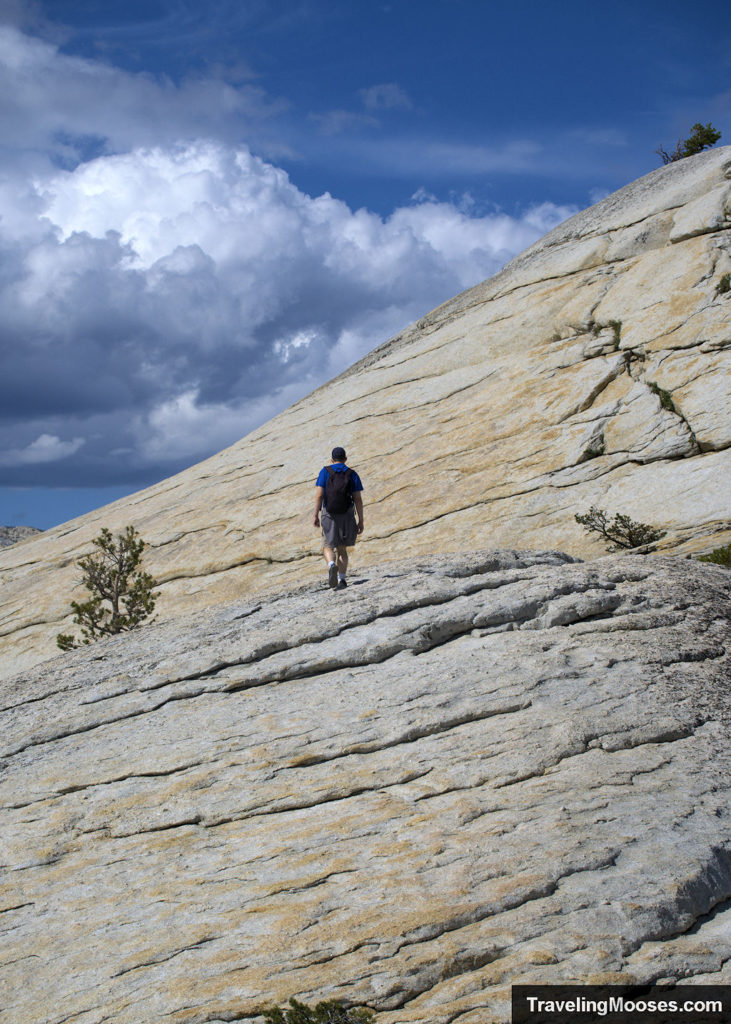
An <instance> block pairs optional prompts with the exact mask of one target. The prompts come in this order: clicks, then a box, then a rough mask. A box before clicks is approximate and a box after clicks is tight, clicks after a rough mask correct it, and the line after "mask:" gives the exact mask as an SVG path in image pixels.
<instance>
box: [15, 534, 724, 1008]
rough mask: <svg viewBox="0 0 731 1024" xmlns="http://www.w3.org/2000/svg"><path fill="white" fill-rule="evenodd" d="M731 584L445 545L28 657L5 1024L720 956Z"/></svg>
mask: <svg viewBox="0 0 731 1024" xmlns="http://www.w3.org/2000/svg"><path fill="white" fill-rule="evenodd" d="M730 597H731V576H729V574H728V572H727V570H725V569H722V568H720V567H717V566H712V565H702V564H699V563H697V562H693V561H688V560H685V559H679V558H664V557H659V556H658V557H641V556H626V557H617V556H613V557H608V558H603V559H599V560H596V561H594V562H591V563H580V562H576V561H574V560H572V559H571V558H570V557H568V556H565V555H559V554H555V553H548V554H545V553H544V554H541V553H539V552H528V551H523V552H482V553H478V554H473V555H469V556H440V557H434V558H431V559H428V560H421V561H419V562H417V563H416V564H412V563H411V562H409V563H403V564H400V565H399V564H395V565H392V566H391V567H389V568H388V569H387V570H384V569H370V570H362V571H361V572H360V573H359V575H358V576H357V577H355V578H354V579H353V580H352V585H351V586H350V587H349V588H348V590H347V591H344V592H342V593H336V592H332V591H329V590H327V589H325V588H323V589H314V588H311V587H304V588H300V589H299V590H296V591H290V592H285V593H282V594H279V595H278V596H276V597H274V598H269V599H261V600H257V601H252V600H247V601H240V602H238V603H235V604H231V605H228V606H221V607H219V608H217V609H211V610H209V611H207V612H205V613H202V614H199V615H195V616H191V617H189V618H187V619H183V620H174V621H170V622H167V623H160V624H158V625H153V626H148V627H145V628H142V629H140V630H138V631H136V632H135V633H131V634H129V635H127V636H125V637H122V638H118V639H112V640H109V641H105V642H102V643H100V644H97V645H95V646H94V647H92V648H86V649H83V650H80V651H77V652H74V653H72V654H70V655H67V656H65V657H62V658H59V659H57V660H56V661H54V662H50V663H49V664H48V665H46V666H44V667H40V668H38V669H36V670H35V671H33V672H31V673H29V674H26V675H24V676H20V677H17V678H15V679H14V680H12V681H11V682H10V683H8V684H7V685H5V686H4V687H3V689H2V693H1V694H0V708H1V710H0V742H1V744H2V750H1V753H0V757H1V759H2V760H1V761H0V770H1V771H2V788H1V792H2V808H1V810H0V863H1V864H2V868H3V872H2V879H1V882H0V932H2V942H1V943H0V1007H1V1008H2V1011H1V1014H0V1016H1V1019H2V1021H3V1024H61V1022H62V1021H66V1020H74V1021H78V1022H79V1024H101V1022H102V1021H109V1020H113V1021H114V1022H115V1024H150V1022H151V1021H171V1022H176V1024H203V1022H207V1024H212V1022H218V1021H221V1022H222V1021H229V1020H249V1019H252V1018H254V1017H255V1015H256V1010H257V1007H258V1006H261V1004H262V1003H268V1002H269V1001H271V1000H278V1001H283V1000H285V999H286V998H287V997H289V996H290V995H292V994H296V995H298V996H300V997H301V998H304V999H305V1000H306V1001H308V1002H310V1001H314V1000H315V999H319V998H331V997H337V998H343V999H345V1000H347V1001H350V1002H362V1003H367V1004H370V1005H372V1006H373V1007H375V1008H376V1009H377V1010H378V1011H379V1016H378V1020H379V1024H415V1022H419V1024H447V1022H452V1021H457V1022H459V1024H485V1022H486V1021H491V1020H502V1021H505V1020H508V1019H509V986H510V984H511V983H513V982H516V981H526V982H527V981H550V982H556V981H559V980H566V981H569V980H571V981H591V980H594V981H623V982H626V983H631V982H646V981H653V980H657V979H659V978H668V977H674V978H686V976H690V977H691V978H694V979H695V980H701V979H702V980H705V981H708V980H724V981H731V977H729V973H728V963H729V962H731V931H730V930H729V913H730V912H729V903H728V900H729V898H730V897H731V812H730V809H729V808H730V806H731V805H730V804H729V746H728V724H729V709H730V705H729V683H730V682H731V673H730V672H729V667H730V666H729V662H730V660H731V655H730V653H729V634H728V616H729V610H730V603H731V602H730V600H729V598H730ZM724 965H725V966H724Z"/></svg>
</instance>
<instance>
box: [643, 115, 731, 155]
mask: <svg viewBox="0 0 731 1024" xmlns="http://www.w3.org/2000/svg"><path fill="white" fill-rule="evenodd" d="M690 131H691V134H690V135H689V136H688V138H687V139H679V140H678V144H677V146H676V147H675V150H674V151H673V152H672V153H668V152H666V150H664V149H663V148H662V146H659V147H658V148H657V149H656V150H655V152H656V153H657V154H658V156H659V157H660V158H661V159H662V162H663V163H664V164H672V163H675V161H676V160H683V159H685V157H687V156H695V154H696V153H702V152H703V150H704V149H710V148H711V146H715V144H716V143H717V142H718V140H719V139H720V138H721V133H720V132H718V131H716V129H715V128H714V127H713V125H712V124H711V123H710V121H709V122H708V124H700V123H698V124H694V125H693V127H692V128H691V130H690Z"/></svg>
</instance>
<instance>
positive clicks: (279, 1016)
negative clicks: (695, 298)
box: [263, 999, 376, 1024]
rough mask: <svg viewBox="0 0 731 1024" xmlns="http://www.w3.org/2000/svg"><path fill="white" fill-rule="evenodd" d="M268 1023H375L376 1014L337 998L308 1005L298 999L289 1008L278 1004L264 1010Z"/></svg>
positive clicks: (292, 1000)
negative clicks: (351, 1005) (348, 1004)
mask: <svg viewBox="0 0 731 1024" xmlns="http://www.w3.org/2000/svg"><path fill="white" fill-rule="evenodd" d="M263 1013H264V1020H265V1021H266V1024H375V1020H376V1018H375V1015H374V1014H373V1011H372V1010H368V1009H366V1008H365V1007H355V1008H348V1009H346V1007H344V1006H343V1004H342V1003H339V1002H338V1001H337V1000H336V999H330V1000H328V1001H327V1002H324V1003H318V1004H317V1005H316V1006H314V1007H312V1006H307V1005H306V1004H305V1003H300V1002H299V1000H297V999H290V1000H289V1008H285V1009H284V1010H282V1009H280V1008H279V1007H278V1006H275V1007H273V1009H270V1010H264V1011H263Z"/></svg>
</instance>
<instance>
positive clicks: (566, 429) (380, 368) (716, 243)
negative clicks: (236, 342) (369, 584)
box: [0, 147, 731, 671]
mask: <svg viewBox="0 0 731 1024" xmlns="http://www.w3.org/2000/svg"><path fill="white" fill-rule="evenodd" d="M730 218H731V148H729V147H726V148H722V149H717V150H712V151H710V152H707V153H704V154H699V155H698V156H696V157H693V158H689V159H686V160H682V161H679V162H678V163H674V164H671V165H669V166H668V167H663V168H660V169H658V170H656V171H654V172H653V173H651V174H649V175H647V176H646V177H644V178H642V179H640V180H639V181H636V182H634V183H632V184H630V185H628V186H626V187H625V188H623V189H621V190H620V191H619V192H617V193H615V194H614V195H612V196H609V197H607V198H606V199H604V200H602V201H601V202H600V203H598V204H597V205H596V206H593V207H591V208H590V209H589V210H586V211H584V212H582V213H580V214H577V215H576V216H575V217H572V218H571V219H570V220H568V221H566V222H565V223H564V224H562V225H559V226H558V227H557V228H555V229H554V230H553V231H552V232H550V233H549V234H548V235H546V236H545V238H543V239H542V240H540V241H539V242H537V243H536V244H535V245H534V246H532V247H531V248H530V249H528V250H527V251H526V252H525V253H523V254H522V255H521V256H519V257H517V258H516V259H515V260H513V261H512V263H510V264H509V265H508V266H507V267H506V268H505V269H504V270H503V271H501V272H500V273H499V274H497V275H496V276H495V277H493V278H491V279H490V280H488V281H486V282H484V283H483V284H481V285H478V286H477V287H475V288H473V289H471V290H470V291H467V292H465V293H464V294H462V295H460V296H457V297H456V298H455V299H453V300H452V301H450V302H448V303H446V304H445V305H443V306H440V307H439V308H437V309H435V310H434V311H433V312H431V313H429V314H428V315H427V316H425V317H424V318H423V319H422V320H420V321H419V322H418V323H416V324H414V325H412V326H411V327H410V328H408V329H406V330H405V331H404V332H403V333H402V334H400V335H399V336H398V337H396V338H393V339H391V340H390V341H388V342H387V343H386V344H384V345H383V346H381V347H380V348H378V349H376V350H375V351H374V352H372V353H371V354H370V355H369V356H367V357H366V358H365V359H363V360H361V361H360V362H359V363H357V364H356V365H355V366H353V367H351V369H350V370H348V371H347V372H346V373H344V374H343V375H341V376H340V377H338V378H336V379H335V380H333V381H331V382H330V383H328V384H326V385H325V386H323V387H322V388H320V389H319V390H317V391H315V392H314V393H313V394H311V395H310V396H309V397H307V398H305V399H303V400H302V401H300V402H299V403H297V404H296V405H294V406H292V407H291V408H290V409H288V410H287V411H286V412H284V413H282V414H281V415H279V416H277V417H276V418H275V419H273V420H272V421H270V422H269V423H267V424H265V425H264V426H262V427H261V428H259V429H258V430H256V431H254V432H253V433H252V434H250V435H248V436H247V437H245V438H244V439H243V440H242V441H240V442H239V443H237V444H235V445H233V446H232V447H231V448H229V449H227V450H226V451H223V452H221V453H220V454H219V455H216V456H215V457H213V458H211V459H209V460H208V461H206V462H203V463H201V464H200V465H197V466H194V467H193V468H191V469H189V470H187V471H185V472H184V473H181V474H179V475H178V476H176V477H173V478H171V479H169V480H166V481H163V482H162V483H160V484H158V485H156V486H155V487H152V488H150V489H148V490H146V491H143V492H140V493H139V494H136V495H133V496H132V497H130V498H126V499H123V500H121V501H119V502H117V503H115V504H113V505H111V506H108V507H107V508H104V509H101V510H99V511H98V512H94V513H91V514H89V515H87V516H84V517H83V518H81V519H78V520H75V521H73V522H71V523H68V524H66V525H64V526H61V527H58V528H57V529H54V530H51V531H48V532H47V533H45V534H44V535H43V536H42V537H40V538H38V540H36V541H33V542H30V543H26V544H23V545H22V546H21V547H19V548H11V549H10V550H8V551H5V552H3V553H2V554H0V575H1V578H2V588H1V590H0V656H1V657H2V661H3V665H4V666H5V669H6V671H10V670H11V669H12V670H20V669H21V668H23V667H24V666H30V665H32V664H35V663H37V662H39V661H41V660H43V659H44V658H48V657H50V656H52V655H53V654H54V652H55V635H56V633H58V632H60V631H61V632H69V630H70V628H71V620H70V618H69V606H70V599H71V597H72V596H73V597H76V598H77V599H78V598H81V597H83V596H84V592H83V591H81V592H79V591H78V590H75V589H74V588H75V584H76V581H77V579H78V575H79V574H78V571H77V570H76V568H75V563H76V560H77V559H78V557H79V556H80V555H82V554H85V553H87V552H88V551H89V550H90V543H91V540H92V539H93V538H94V537H95V536H97V535H98V533H99V531H100V529H101V527H103V526H106V527H109V528H110V529H112V530H113V531H117V530H121V529H123V528H124V527H125V526H126V525H128V524H130V525H134V526H135V527H136V528H137V530H138V532H139V533H140V534H141V536H142V537H143V538H144V539H145V540H146V541H147V542H148V543H149V545H150V547H149V550H148V552H147V563H146V566H145V567H146V568H147V570H148V571H150V572H151V573H152V574H153V575H154V576H155V577H156V578H157V579H158V580H159V581H160V583H161V588H160V599H159V602H158V614H159V616H161V617H162V618H165V617H169V616H174V615H178V614H181V613H185V612H188V611H193V610H195V609H204V608H207V607H209V606H211V605H213V604H217V603H226V602H229V601H232V600H236V599H237V598H239V597H241V596H244V595H249V594H255V593H265V592H274V591H276V590H278V589H281V587H292V586H297V585H299V584H300V583H303V582H307V581H314V580H315V579H316V578H318V576H319V574H320V573H321V571H322V570H321V563H320V560H319V555H318V552H319V532H318V531H316V530H314V529H313V527H312V511H311V510H312V501H313V484H314V480H315V478H316V475H317V472H318V471H319V469H320V467H321V466H322V465H323V463H325V462H326V461H328V459H329V453H330V450H331V448H332V446H333V444H341V445H344V446H345V447H346V449H347V450H348V452H349V457H350V462H351V464H352V465H353V466H354V467H355V468H356V469H357V470H358V471H359V473H360V475H361V477H362V479H363V481H364V484H365V488H366V490H365V494H364V497H365V502H366V531H365V533H364V535H363V537H362V538H361V540H360V541H359V544H358V547H357V549H356V564H358V565H360V566H361V567H368V568H370V567H373V566H376V565H379V564H382V563H384V562H385V561H389V560H398V559H401V558H406V557H420V556H422V555H424V554H427V553H431V552H458V551H470V550H476V549H479V548H485V547H511V548H514V547H519V548H534V549H537V550H540V549H546V548H558V549H560V550H564V551H569V552H571V553H573V554H575V555H578V556H581V557H584V558H586V557H595V556H597V555H601V554H602V553H603V552H604V550H605V549H604V547H603V545H602V543H601V542H600V541H599V540H598V539H597V538H595V537H591V536H589V535H587V534H586V533H585V532H584V531H583V530H582V528H581V527H580V526H578V525H577V524H576V522H575V521H574V514H575V513H576V512H585V511H587V510H588V508H589V507H590V506H591V505H599V506H600V507H602V508H605V509H606V510H607V511H608V512H610V513H612V514H613V513H615V512H622V513H625V514H627V515H630V516H631V517H632V518H633V519H635V520H639V521H641V522H646V523H649V524H651V525H653V526H656V527H658V528H662V529H665V530H666V531H667V534H666V536H665V538H664V539H663V541H662V542H661V545H660V550H661V551H662V550H664V551H667V552H670V551H676V552H691V551H692V552H701V551H708V550H711V549H713V548H715V547H717V546H720V545H722V544H726V543H728V542H729V541H730V540H731V515H730V513H729V506H730V504H731V501H730V493H729V491H730V489H729V486H728V480H729V479H731V461H730V458H729V442H730V440H731V416H729V398H730V397H731V395H730V392H731V385H730V384H729V380H730V375H729V371H728V367H729V349H730V346H731V293H727V292H723V291H722V290H721V289H720V287H719V286H720V282H721V281H722V279H723V278H724V276H725V275H726V274H728V273H729V272H730V271H731V219H730ZM403 467H408V472H403V471H402V470H403Z"/></svg>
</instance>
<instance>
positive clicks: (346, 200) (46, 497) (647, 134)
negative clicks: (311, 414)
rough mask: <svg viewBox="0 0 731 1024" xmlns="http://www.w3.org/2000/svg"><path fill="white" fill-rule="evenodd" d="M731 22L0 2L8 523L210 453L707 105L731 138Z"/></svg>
mask: <svg viewBox="0 0 731 1024" xmlns="http://www.w3.org/2000/svg"><path fill="white" fill-rule="evenodd" d="M728 26H729V18H728V8H727V5H726V4H725V3H721V2H697V3H695V4H693V5H690V4H688V3H687V2H678V0H664V2H655V0H644V2H639V3H638V2H637V0H634V2H632V3H630V2H623V0H619V2H615V3H614V4H612V5H603V4H591V3H586V2H581V3H579V2H573V0H568V2H561V3H538V2H534V0H524V2H523V3H521V4H519V5H516V4H513V3H508V2H489V0H389V2H383V3H379V2H378V0H370V2H366V0H341V2H337V3H335V2H324V0H301V2H300V0H235V2H234V0H209V3H208V5H206V6H204V5H202V4H200V3H199V2H194V0H146V2H142V0H136V2H135V0H125V2H124V3H122V2H120V3H117V2H115V0H52V2H51V0H48V2H42V0H41V2H35V3H33V2H31V0H0V76H2V79H3V80H2V92H1V93H0V95H1V96H2V100H1V101H0V102H2V106H3V135H2V138H1V139H0V152H1V154H2V175H1V176H0V268H1V270H0V344H2V354H3V369H4V372H3V374H2V375H1V377H0V410H1V415H0V523H2V524H16V523H25V524H28V525H36V526H39V527H41V528H48V527H50V526H52V525H55V524H57V523H59V522H63V521H65V520H66V519H69V518H71V517H73V516H75V515H79V514H82V513H83V512H86V511H88V510H90V509H92V508H96V507H98V506H99V505H101V504H104V503H105V502H107V501H110V500H113V499H114V498H116V497H120V496H122V495H123V494H126V493H130V492H131V491H134V490H137V489H139V488H141V487H144V486H146V485H147V484H150V483H152V482H154V481H156V480H158V479H161V478H163V477H165V476H168V475H170V474H171V473H174V472H177V471H178V470H180V469H182V468H184V467H185V466H187V465H191V464H193V463H195V462H197V461H199V460H201V459H203V458H205V457H207V456H208V455H210V454H212V453H213V452H215V451H218V450H220V449H221V448H222V447H225V446H226V445H227V444H230V443H232V442H233V441H235V440H237V439H238V438H239V437H241V436H243V435H244V434H246V433H247V432H248V431H249V430H251V429H253V428H254V427H256V426H257V425H258V424H259V423H261V422H263V421H264V420H266V419H268V418H269V417H271V416H272V415H275V414H276V413H277V412H278V411H280V410H281V409H283V408H285V407H286V406H288V405H289V404H291V403H292V402H293V401H295V400H297V399H298V398H299V397H301V396H302V395H303V394H305V393H307V392H308V391H309V390H312V389H313V388H314V387H316V386H318V385H319V384H320V383H322V382H323V381H324V380H326V379H328V378H329V377H331V376H333V375H334V374H336V373H338V372H340V371H341V370H342V369H344V368H346V367H347V366H348V365H349V364H350V363H352V362H353V361H354V360H355V359H357V358H359V357H360V356H361V355H363V354H364V353H365V352H367V351H368V350H369V349H371V348H372V347H374V346H375V345H376V344H378V343H380V342H381V341H383V340H385V339H386V338H387V337H388V336H389V335H391V334H393V333H395V332H396V331H398V330H399V329H400V328H401V327H403V326H404V325H405V324H407V323H409V322H410V321H411V320H413V319H415V318H417V317H419V316H421V315H422V314H423V313H425V312H426V311H427V310H429V309H430V308H432V307H434V306H435V305H437V304H438V303H440V302H442V301H444V300H445V299H447V298H449V297H450V296H451V295H453V294H455V293H457V292H458V291H460V290H461V289H463V288H466V287H469V286H470V285H472V284H474V283H477V282H478V281H480V280H482V279H484V278H485V277H487V276H489V275H490V274H492V273H494V272H495V271H497V270H498V269H499V268H500V267H501V266H502V265H503V264H504V263H505V262H506V261H507V260H508V259H510V258H511V257H512V256H513V255H515V254H516V253H517V252H519V251H521V250H522V249H524V248H525V247H526V246H527V245H529V244H531V242H532V241H534V240H535V239H536V238H538V237H540V235H541V234H543V233H545V231H547V230H549V229H550V228H551V227H553V226H554V225H555V224H556V223H558V222H559V221H560V220H562V219H564V218H565V217H566V216H569V215H570V214H571V213H573V212H574V211H576V210H578V209H581V208H584V207H586V206H588V205H590V204H591V203H593V202H595V201H596V200H597V199H599V198H601V197H602V196H603V195H606V194H607V193H609V192H612V191H614V190H616V189H617V188H619V187H621V186H622V185H623V184H626V183H627V182H628V181H631V180H633V179H634V178H636V177H638V176H640V175H642V174H644V173H646V172H648V171H650V170H653V169H654V168H655V167H657V166H659V159H658V157H657V156H656V154H655V149H656V148H657V147H658V146H659V145H660V144H663V145H664V146H665V147H666V148H671V147H672V146H674V144H675V142H676V141H677V140H678V139H679V138H681V137H685V136H686V135H687V134H688V131H689V129H690V127H691V125H692V124H693V123H694V122H696V121H699V120H700V121H703V122H707V121H711V122H712V123H713V124H714V126H715V127H716V128H718V129H720V130H721V131H722V132H723V140H722V142H731V74H730V73H729V72H730V71H731V38H730V36H731V32H730V30H729V27H728ZM325 443H326V442H325Z"/></svg>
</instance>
